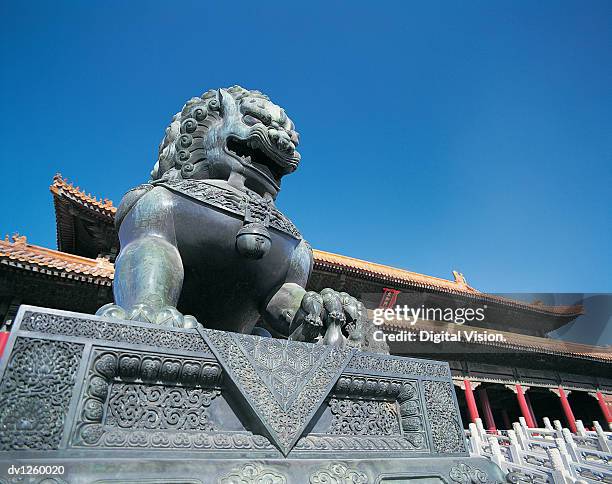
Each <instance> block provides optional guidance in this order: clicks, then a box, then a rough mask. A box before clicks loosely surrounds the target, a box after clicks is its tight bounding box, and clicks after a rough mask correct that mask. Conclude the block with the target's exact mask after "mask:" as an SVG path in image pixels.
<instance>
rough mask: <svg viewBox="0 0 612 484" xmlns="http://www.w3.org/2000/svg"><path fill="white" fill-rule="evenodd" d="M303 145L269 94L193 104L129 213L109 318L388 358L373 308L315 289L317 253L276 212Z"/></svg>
mask: <svg viewBox="0 0 612 484" xmlns="http://www.w3.org/2000/svg"><path fill="white" fill-rule="evenodd" d="M298 143H299V136H298V133H297V132H296V131H295V127H294V124H293V122H292V121H291V119H289V117H288V116H287V115H286V113H285V111H284V110H283V109H282V108H280V107H279V106H277V105H276V104H273V103H272V102H271V101H270V100H269V99H268V98H267V97H266V96H265V95H263V94H261V93H260V92H258V91H248V90H246V89H243V88H241V87H239V86H234V87H231V88H229V89H219V90H212V91H208V92H206V93H205V94H204V95H202V96H201V97H197V98H192V99H191V100H189V101H188V102H187V104H185V106H184V107H183V109H182V110H181V112H179V113H177V114H176V115H175V116H174V118H173V120H172V123H171V124H170V126H169V127H168V128H167V129H166V135H165V137H164V139H163V141H162V143H161V145H160V149H159V157H158V160H157V163H156V164H155V167H154V169H153V171H152V173H151V180H150V181H149V182H148V183H146V184H144V185H141V186H139V187H136V188H134V189H133V190H130V191H129V192H128V193H127V194H126V195H125V196H124V198H123V200H122V202H121V204H120V206H119V209H118V212H117V216H116V223H117V225H118V228H119V238H120V242H121V251H120V254H119V256H118V258H117V261H116V273H115V281H114V295H115V303H116V304H111V305H106V306H104V307H102V308H101V309H100V310H99V311H98V315H103V316H110V317H115V318H119V319H131V320H137V321H144V322H152V323H157V324H161V325H170V326H176V327H195V326H197V325H198V322H199V323H201V324H203V325H204V326H205V327H211V328H218V329H224V330H229V331H235V332H241V333H251V332H252V331H253V329H254V327H255V325H256V324H258V323H261V325H263V326H264V327H266V328H267V329H269V330H270V331H271V332H272V333H276V334H278V335H283V336H285V337H289V338H290V339H292V340H300V341H315V340H317V341H321V342H322V343H326V344H332V345H336V346H345V345H347V344H348V345H350V346H352V347H356V348H361V349H367V350H369V351H374V352H386V351H387V348H386V345H384V343H377V342H375V341H374V340H373V338H372V333H373V326H372V324H371V323H370V322H369V321H368V320H367V317H366V311H365V307H364V306H363V304H361V303H360V302H359V301H357V300H356V299H355V298H353V297H351V296H350V295H348V294H346V293H338V292H336V291H334V290H332V289H325V290H323V291H321V293H320V294H317V293H307V292H306V290H305V289H304V287H305V286H306V283H307V281H308V277H309V275H310V273H311V271H312V251H311V248H310V246H309V245H308V243H307V242H306V241H305V240H304V239H303V238H302V236H301V234H300V232H299V231H298V230H297V228H296V227H295V226H294V225H293V224H292V223H291V221H290V220H289V218H287V217H286V216H285V215H284V214H283V213H281V212H280V211H279V210H278V209H277V208H276V206H275V203H274V200H275V199H276V196H277V194H278V192H279V190H280V185H281V179H282V177H283V176H285V175H287V174H289V173H291V172H293V171H294V170H295V169H296V168H297V167H298V164H299V162H300V154H299V153H298V151H297V146H298ZM186 314H189V315H190V316H186ZM258 331H259V332H260V333H261V331H262V330H261V329H258Z"/></svg>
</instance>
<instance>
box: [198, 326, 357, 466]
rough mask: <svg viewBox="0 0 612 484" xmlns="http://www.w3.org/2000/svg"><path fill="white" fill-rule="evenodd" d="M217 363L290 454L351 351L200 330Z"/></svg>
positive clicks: (282, 450)
mask: <svg viewBox="0 0 612 484" xmlns="http://www.w3.org/2000/svg"><path fill="white" fill-rule="evenodd" d="M201 332H202V334H203V336H204V339H205V340H206V342H207V343H208V345H209V346H210V348H211V349H212V351H213V352H214V353H215V356H216V357H217V359H218V360H219V363H221V365H222V366H223V368H224V370H225V371H226V372H227V374H228V376H229V377H230V378H231V379H232V381H233V382H234V384H235V385H236V386H237V387H238V390H239V391H240V394H241V395H242V396H243V397H244V399H245V400H246V402H247V403H248V405H249V406H250V407H251V408H252V409H253V411H254V413H255V414H256V415H257V417H258V418H259V420H260V421H261V423H262V424H263V425H264V427H265V428H266V430H267V431H268V433H269V436H270V438H271V440H272V441H273V442H274V443H275V444H276V445H277V446H278V448H279V449H280V450H281V452H282V453H283V454H284V455H287V454H288V453H289V451H290V450H291V449H292V447H293V446H294V445H295V443H296V442H297V440H298V438H299V437H300V436H301V435H302V432H304V429H305V428H306V426H307V425H308V424H309V423H310V420H311V419H312V417H313V415H314V414H315V412H316V411H317V410H318V409H319V407H320V406H321V404H322V403H323V401H324V400H325V397H327V395H328V394H329V391H330V390H331V388H332V386H333V385H334V384H335V383H336V381H337V380H338V377H339V376H340V374H341V373H342V370H344V367H345V366H346V364H347V363H348V361H349V360H350V358H351V356H352V354H353V350H351V349H346V348H338V347H335V346H327V345H315V344H310V343H301V342H297V341H287V340H280V339H274V338H262V337H260V336H251V335H245V334H236V333H229V332H226V331H216V330H211V329H203V330H201Z"/></svg>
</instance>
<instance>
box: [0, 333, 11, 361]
mask: <svg viewBox="0 0 612 484" xmlns="http://www.w3.org/2000/svg"><path fill="white" fill-rule="evenodd" d="M10 334H11V333H9V332H8V331H0V357H2V353H3V352H4V347H5V346H6V342H7V341H8V338H9V335H10Z"/></svg>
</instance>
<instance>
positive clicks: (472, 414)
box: [463, 380, 480, 422]
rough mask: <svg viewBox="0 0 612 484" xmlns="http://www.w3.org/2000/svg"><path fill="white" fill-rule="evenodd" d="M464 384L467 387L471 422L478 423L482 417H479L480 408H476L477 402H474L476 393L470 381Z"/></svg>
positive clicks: (466, 394) (466, 399) (466, 397)
mask: <svg viewBox="0 0 612 484" xmlns="http://www.w3.org/2000/svg"><path fill="white" fill-rule="evenodd" d="M463 384H464V385H465V401H466V403H467V406H468V413H469V414H470V420H471V421H472V422H476V419H477V418H480V417H479V415H478V407H476V400H474V392H473V391H472V385H471V384H470V380H463Z"/></svg>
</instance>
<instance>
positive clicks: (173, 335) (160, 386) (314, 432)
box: [0, 306, 503, 484]
mask: <svg viewBox="0 0 612 484" xmlns="http://www.w3.org/2000/svg"><path fill="white" fill-rule="evenodd" d="M0 377H1V380H0V450H1V451H2V452H1V454H0V482H35V483H41V482H43V483H45V484H50V483H63V482H69V483H91V482H96V483H100V484H101V483H117V484H118V483H122V484H129V483H137V482H146V483H149V484H155V483H158V484H162V483H164V484H165V483H193V484H195V483H206V484H208V483H217V482H218V483H252V482H253V483H257V482H262V483H264V482H265V483H291V484H292V483H302V482H304V483H319V482H320V483H323V482H325V483H345V482H347V483H354V482H355V483H366V482H367V483H370V482H371V483H374V482H389V483H393V484H399V483H401V482H406V481H408V480H415V481H418V482H422V483H425V482H448V483H453V482H456V483H470V482H474V483H485V482H499V481H502V480H503V479H502V474H501V471H500V470H499V468H498V467H496V466H495V465H494V464H492V463H491V462H490V461H488V460H486V459H478V458H469V457H468V453H467V451H466V443H465V438H464V433H463V427H462V424H461V419H460V416H459V411H458V408H457V402H456V399H455V393H454V390H453V385H452V382H451V378H450V371H449V367H448V365H447V364H446V363H441V362H435V361H428V360H418V359H413V358H400V357H393V356H384V355H377V354H370V353H362V352H359V351H355V350H352V349H341V348H336V347H330V346H324V345H313V344H308V343H298V342H289V341H285V340H278V339H271V338H261V337H257V336H248V335H242V334H235V333H228V332H223V331H214V330H206V329H204V330H199V331H198V330H194V329H175V328H166V327H159V326H156V325H152V324H146V323H136V322H130V321H114V320H110V319H105V318H98V317H95V316H90V315H85V314H78V313H69V312H65V311H55V310H50V309H41V308H34V307H28V306H23V307H22V308H21V309H20V311H19V314H18V317H17V320H16V322H15V326H14V329H13V332H12V333H11V337H10V339H9V342H8V345H7V347H6V351H5V356H4V357H3V359H2V362H1V364H0ZM21 466H24V467H21ZM28 466H39V467H37V468H36V469H38V475H31V476H25V479H24V476H23V474H24V471H28V470H30V471H32V470H33V469H34V467H30V468H29V467H28ZM40 466H45V467H42V468H41V467H40ZM59 466H63V471H64V473H63V474H61V475H60V474H58V473H56V474H52V473H51V472H48V471H55V472H59V471H60V469H59ZM16 470H17V471H20V473H19V475H18V474H16V472H15V471H16ZM41 471H42V472H41ZM30 478H31V480H28V479H30ZM45 479H46V480H45Z"/></svg>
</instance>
